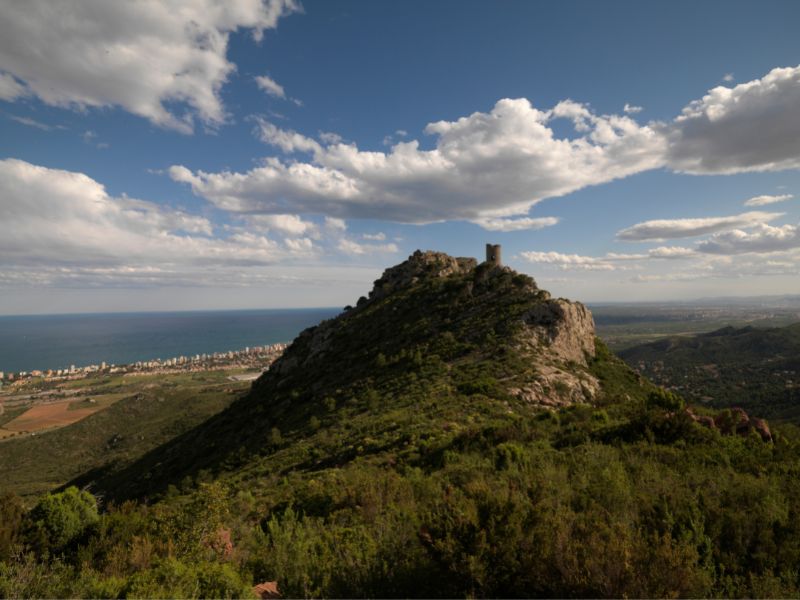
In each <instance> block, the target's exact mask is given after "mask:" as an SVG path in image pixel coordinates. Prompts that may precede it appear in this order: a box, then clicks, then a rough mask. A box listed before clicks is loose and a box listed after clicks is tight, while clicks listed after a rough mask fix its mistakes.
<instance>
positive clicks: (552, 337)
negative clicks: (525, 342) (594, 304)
mask: <svg viewBox="0 0 800 600" xmlns="http://www.w3.org/2000/svg"><path fill="white" fill-rule="evenodd" d="M524 319H525V324H526V325H527V326H528V328H527V332H528V333H529V334H530V335H531V336H532V337H533V341H534V342H535V343H536V344H541V343H544V344H545V345H546V346H548V348H549V350H550V352H551V353H552V354H554V355H557V356H559V357H560V358H562V359H563V360H566V361H573V362H576V363H578V364H581V365H586V358H587V356H588V357H591V356H594V337H595V336H594V319H593V318H592V313H591V312H589V309H587V308H586V307H585V306H584V305H583V304H581V303H580V302H570V301H569V300H564V299H562V298H559V299H557V300H547V301H545V302H542V303H540V304H537V305H536V306H535V307H534V308H532V309H531V310H529V311H528V313H527V314H526V315H525V317H524Z"/></svg>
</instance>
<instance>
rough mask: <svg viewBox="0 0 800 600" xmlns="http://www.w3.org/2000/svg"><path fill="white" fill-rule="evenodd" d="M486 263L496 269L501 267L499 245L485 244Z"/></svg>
mask: <svg viewBox="0 0 800 600" xmlns="http://www.w3.org/2000/svg"><path fill="white" fill-rule="evenodd" d="M486 262H487V263H491V264H493V265H494V266H496V267H501V266H503V261H502V255H501V248H500V244H486Z"/></svg>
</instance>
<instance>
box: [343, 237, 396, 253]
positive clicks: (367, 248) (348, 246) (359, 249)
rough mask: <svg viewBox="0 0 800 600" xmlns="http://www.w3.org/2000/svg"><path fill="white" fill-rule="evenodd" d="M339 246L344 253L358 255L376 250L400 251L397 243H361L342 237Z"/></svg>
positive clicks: (382, 251)
mask: <svg viewBox="0 0 800 600" xmlns="http://www.w3.org/2000/svg"><path fill="white" fill-rule="evenodd" d="M337 247H338V249H339V251H340V252H342V253H344V254H351V255H356V256H361V255H366V254H372V253H375V252H381V253H389V254H391V253H395V252H399V249H398V248H397V245H396V244H392V243H389V244H359V243H358V242H354V241H353V240H350V239H347V238H342V239H341V240H339V245H338V246H337Z"/></svg>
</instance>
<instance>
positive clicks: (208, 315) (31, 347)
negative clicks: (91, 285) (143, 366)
mask: <svg viewBox="0 0 800 600" xmlns="http://www.w3.org/2000/svg"><path fill="white" fill-rule="evenodd" d="M340 312H341V308H297V309H290V308H286V309H283V308H276V309H249V310H213V311H212V310H209V311H163V312H162V311H159V312H120V313H73V314H54V315H13V316H0V371H4V372H5V373H17V372H19V371H32V370H34V369H41V370H46V369H64V368H68V367H70V366H71V365H75V366H77V367H80V366H85V365H90V364H100V363H101V362H103V361H105V362H106V363H108V364H117V365H122V364H130V363H134V362H136V361H140V360H154V359H157V358H161V359H167V358H172V357H176V356H191V355H195V354H203V353H212V352H226V351H228V350H239V349H243V348H245V347H247V346H251V347H252V346H264V345H268V344H275V343H278V342H290V341H291V340H293V339H294V338H295V337H296V336H297V334H299V333H300V332H301V331H302V330H303V329H305V328H307V327H311V326H313V325H316V324H317V323H319V322H320V321H322V320H324V319H328V318H331V317H333V316H335V315H337V314H339V313H340Z"/></svg>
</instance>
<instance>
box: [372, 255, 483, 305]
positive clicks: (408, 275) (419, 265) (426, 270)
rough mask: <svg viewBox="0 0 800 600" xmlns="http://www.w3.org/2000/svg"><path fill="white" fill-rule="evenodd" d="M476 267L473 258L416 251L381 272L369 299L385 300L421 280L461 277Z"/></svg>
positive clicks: (475, 261) (476, 263) (476, 264)
mask: <svg viewBox="0 0 800 600" xmlns="http://www.w3.org/2000/svg"><path fill="white" fill-rule="evenodd" d="M477 266H478V261H477V260H475V259H474V258H455V257H453V256H450V255H449V254H445V253H443V252H432V251H430V250H428V251H427V252H422V251H421V250H417V251H416V252H414V254H412V255H411V256H409V257H408V260H406V261H404V262H402V263H400V264H399V265H396V266H394V267H390V268H388V269H386V270H385V271H384V272H383V275H381V278H380V279H378V280H377V281H375V285H374V287H373V288H372V291H371V292H370V293H369V299H370V300H379V299H381V298H385V297H386V296H388V295H389V294H391V293H392V292H393V291H396V290H399V289H402V288H405V287H408V286H410V285H414V284H415V283H417V282H419V281H420V280H421V279H431V278H440V277H449V276H450V275H459V274H461V275H463V274H466V273H469V272H471V271H472V270H473V269H475V267H477ZM359 304H362V302H359Z"/></svg>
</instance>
